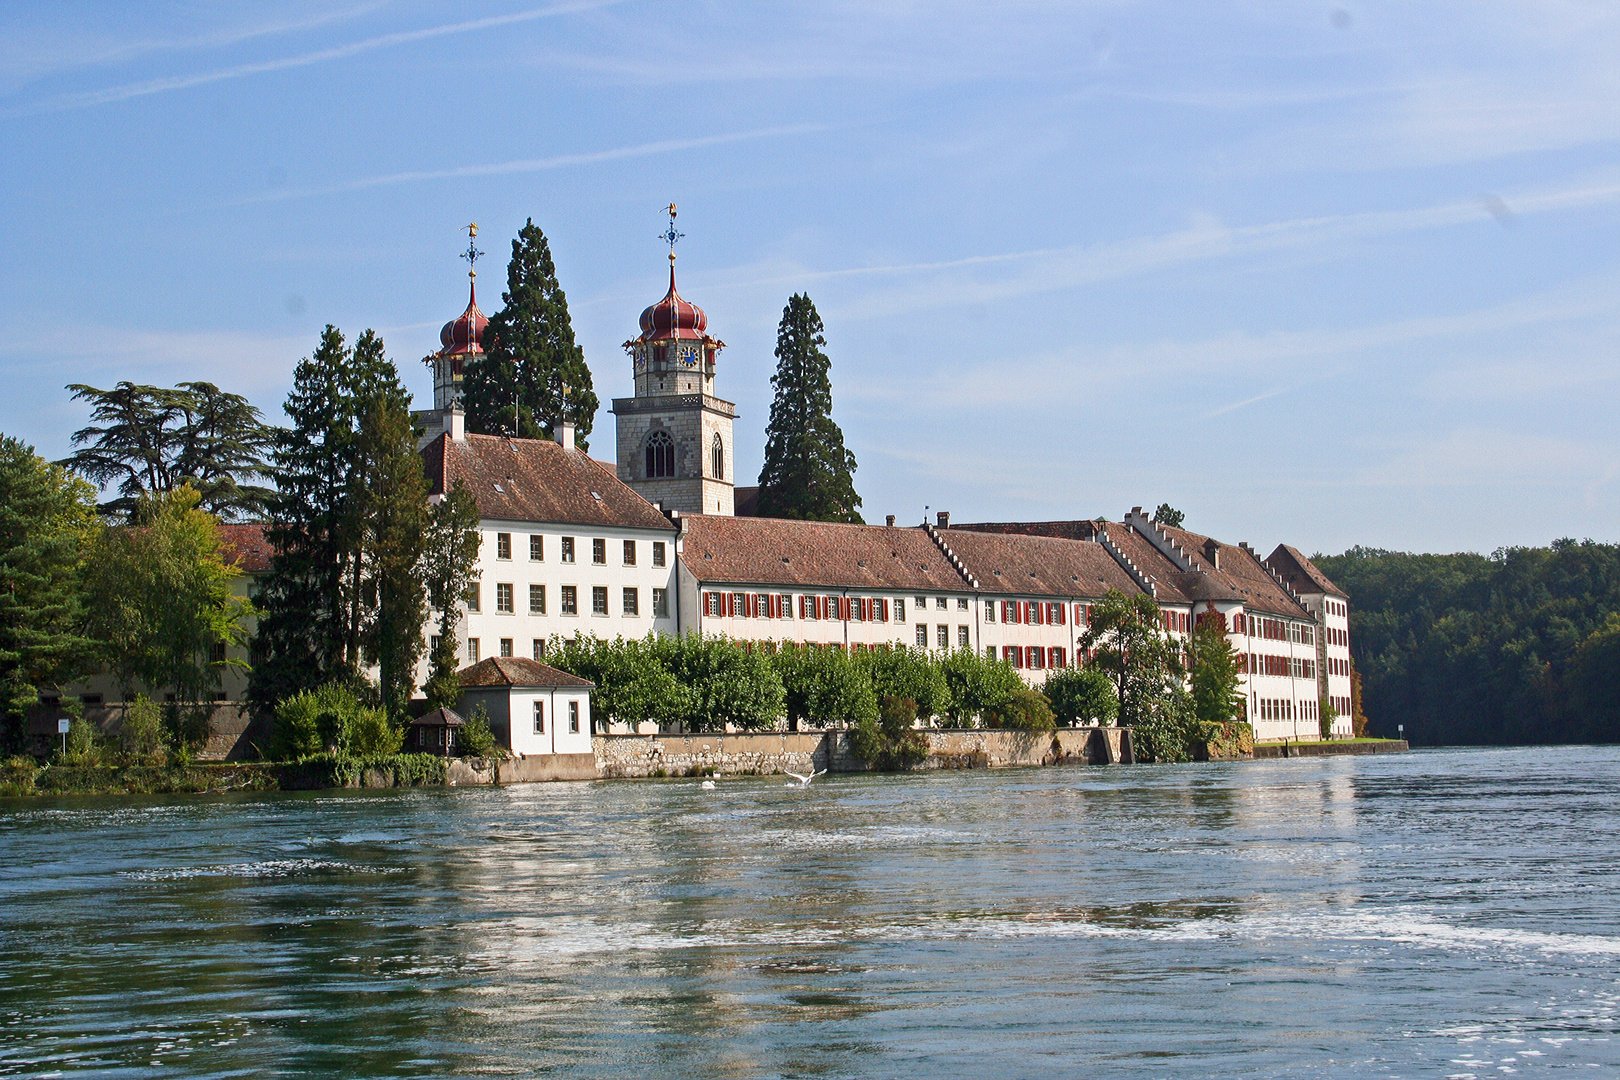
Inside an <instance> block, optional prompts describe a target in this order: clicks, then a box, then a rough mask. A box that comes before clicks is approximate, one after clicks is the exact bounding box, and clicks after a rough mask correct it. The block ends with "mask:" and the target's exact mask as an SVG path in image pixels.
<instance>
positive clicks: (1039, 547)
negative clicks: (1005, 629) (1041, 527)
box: [939, 528, 1142, 597]
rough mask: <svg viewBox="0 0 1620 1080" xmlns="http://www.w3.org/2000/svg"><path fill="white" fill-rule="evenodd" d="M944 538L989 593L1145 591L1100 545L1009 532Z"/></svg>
mask: <svg viewBox="0 0 1620 1080" xmlns="http://www.w3.org/2000/svg"><path fill="white" fill-rule="evenodd" d="M939 536H940V539H941V540H943V541H944V542H945V543H946V544H947V545H948V546H949V547H950V549H951V551H952V552H954V553H955V554H956V557H957V558H958V559H960V560H961V561H962V566H963V567H964V568H965V569H966V570H967V572H968V573H970V574H972V575H973V576H974V578H975V579H977V581H978V583H979V588H980V590H981V591H983V592H987V593H1002V594H1006V595H1019V596H1084V597H1100V596H1102V595H1103V594H1105V593H1106V592H1108V590H1110V589H1117V590H1119V591H1120V592H1123V593H1127V594H1134V593H1139V592H1141V591H1142V590H1141V588H1139V587H1138V586H1137V584H1136V582H1135V581H1133V580H1132V579H1131V576H1130V574H1128V573H1126V572H1125V569H1124V568H1123V567H1122V566H1120V565H1119V563H1118V562H1117V561H1115V559H1114V557H1113V556H1112V555H1110V554H1109V553H1108V550H1107V549H1106V548H1104V547H1103V546H1102V545H1101V544H1098V543H1095V542H1094V541H1090V540H1065V539H1059V538H1055V537H1049V536H1028V535H1020V534H1015V533H1011V532H972V531H969V530H967V529H965V528H949V529H941V530H940V532H939Z"/></svg>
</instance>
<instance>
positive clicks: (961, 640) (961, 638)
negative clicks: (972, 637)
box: [956, 626, 968, 649]
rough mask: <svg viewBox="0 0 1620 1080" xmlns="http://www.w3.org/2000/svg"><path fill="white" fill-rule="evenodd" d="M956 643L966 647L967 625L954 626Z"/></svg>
mask: <svg viewBox="0 0 1620 1080" xmlns="http://www.w3.org/2000/svg"><path fill="white" fill-rule="evenodd" d="M956 643H957V644H958V645H960V646H961V647H962V648H964V649H965V648H967V647H968V628H967V627H965V626H958V627H957V628H956Z"/></svg>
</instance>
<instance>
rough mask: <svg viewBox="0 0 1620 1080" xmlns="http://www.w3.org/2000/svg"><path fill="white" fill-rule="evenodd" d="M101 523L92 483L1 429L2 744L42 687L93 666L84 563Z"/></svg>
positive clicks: (16, 734)
mask: <svg viewBox="0 0 1620 1080" xmlns="http://www.w3.org/2000/svg"><path fill="white" fill-rule="evenodd" d="M97 528H98V523H97V521H96V515H95V490H94V489H93V488H92V487H91V486H90V485H89V484H87V483H86V482H85V481H83V480H80V479H78V478H77V477H73V476H69V475H68V473H67V472H66V471H65V470H64V469H62V468H61V467H60V466H57V465H52V464H50V463H49V462H47V461H45V460H44V459H43V458H41V457H40V456H39V455H37V454H35V453H34V450H33V448H32V447H30V446H26V445H24V444H23V443H21V442H19V441H18V440H16V439H13V438H10V437H0V746H4V745H6V744H9V745H10V746H11V747H12V748H18V747H20V745H21V742H22V716H23V711H24V710H25V709H27V708H28V707H29V706H30V705H32V704H34V703H35V702H36V701H38V700H39V691H40V689H41V688H42V687H55V686H59V685H60V684H61V683H63V682H65V681H67V680H68V679H71V678H73V677H75V676H77V675H79V674H82V673H83V672H84V671H85V670H87V669H88V668H89V666H90V662H91V657H92V642H91V641H90V640H89V639H88V638H87V637H85V636H84V635H83V634H82V633H81V631H80V624H81V619H82V613H83V592H82V589H81V586H80V581H79V576H78V570H79V564H80V558H81V555H82V553H83V551H84V550H85V548H86V546H87V545H88V543H89V541H90V539H91V537H93V536H94V534H95V532H96V530H97Z"/></svg>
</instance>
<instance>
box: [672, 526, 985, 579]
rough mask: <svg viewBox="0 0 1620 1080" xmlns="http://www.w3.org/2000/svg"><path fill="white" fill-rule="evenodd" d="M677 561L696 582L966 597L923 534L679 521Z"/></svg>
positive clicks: (887, 529) (878, 528)
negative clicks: (681, 528) (682, 526)
mask: <svg viewBox="0 0 1620 1080" xmlns="http://www.w3.org/2000/svg"><path fill="white" fill-rule="evenodd" d="M681 520H682V522H684V524H685V528H686V532H685V534H684V536H683V539H682V543H681V548H682V553H681V561H682V562H683V563H684V564H685V565H686V568H687V570H688V571H690V572H691V573H692V575H693V576H694V577H696V578H697V579H698V581H700V582H704V583H709V582H714V583H727V584H736V585H772V586H789V587H795V588H805V589H812V590H813V589H820V588H829V589H893V590H896V591H901V590H905V591H915V590H922V591H933V592H966V591H967V588H968V586H967V583H966V582H964V581H963V580H962V576H961V575H960V574H958V573H957V572H956V570H955V568H954V567H952V566H951V564H950V563H949V562H948V561H947V560H946V558H945V556H944V554H943V553H942V552H941V551H940V550H939V548H938V547H937V546H936V545H935V544H934V542H933V540H931V539H930V538H929V536H928V534H927V533H926V532H924V531H923V530H922V529H918V528H898V527H897V528H891V527H889V526H886V525H841V524H835V523H832V522H826V521H790V520H787V519H784V518H737V517H719V516H707V515H704V516H696V515H694V516H691V517H683V518H682V519H681Z"/></svg>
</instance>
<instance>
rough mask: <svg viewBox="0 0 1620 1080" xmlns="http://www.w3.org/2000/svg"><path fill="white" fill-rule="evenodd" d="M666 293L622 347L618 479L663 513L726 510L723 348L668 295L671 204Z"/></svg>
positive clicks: (731, 415)
mask: <svg viewBox="0 0 1620 1080" xmlns="http://www.w3.org/2000/svg"><path fill="white" fill-rule="evenodd" d="M667 213H668V214H669V229H668V231H667V232H665V233H664V240H665V241H666V242H667V243H668V244H669V246H670V252H669V292H667V293H665V294H664V298H663V299H662V300H660V301H658V303H656V304H654V305H652V306H651V307H649V308H648V309H647V310H646V311H643V312H642V313H641V334H640V336H638V337H634V338H631V339H630V340H629V341H627V342H625V343H624V350H625V352H627V353H629V354H630V363H631V367H632V369H633V372H634V375H635V386H636V396H635V397H631V398H614V399H613V415H614V416H615V417H616V418H617V422H618V459H619V465H618V472H619V479H620V480H623V481H624V482H625V483H626V484H628V485H630V487H632V488H634V489H635V490H636V491H637V492H639V493H640V494H641V496H642V497H643V498H645V499H647V500H649V501H650V502H654V503H659V504H661V505H662V506H663V508H664V510H665V511H670V510H678V511H680V512H681V513H683V514H722V515H726V516H730V515H731V513H732V510H733V505H734V503H733V498H732V490H733V481H734V477H733V476H732V468H733V464H734V460H733V454H732V442H731V427H732V421H733V420H735V419H736V417H737V407H736V406H735V405H733V404H732V403H731V402H729V401H722V400H720V399H719V398H717V397H715V396H714V371H715V359H716V357H718V356H719V354H720V350H721V349H723V348H725V347H726V343H725V342H723V341H720V340H718V339H716V338H713V337H710V336H709V334H708V332H707V331H708V326H709V319H708V316H706V315H705V314H703V309H702V308H700V307H698V306H697V305H696V304H693V303H691V302H689V301H687V300H685V299H683V298H682V297H681V294H680V293H679V292H678V291H676V289H675V241H677V240H679V239H680V238H681V234H680V233H678V232H676V231H675V207H674V205H673V204H671V205H670V207H669V209H668V211H667Z"/></svg>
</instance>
